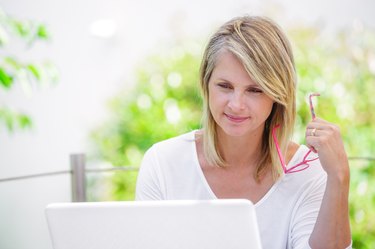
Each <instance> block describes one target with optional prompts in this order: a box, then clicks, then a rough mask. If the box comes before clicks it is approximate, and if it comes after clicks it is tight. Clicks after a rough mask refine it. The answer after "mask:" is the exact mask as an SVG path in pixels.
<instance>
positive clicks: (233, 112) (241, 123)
mask: <svg viewBox="0 0 375 249" xmlns="http://www.w3.org/2000/svg"><path fill="white" fill-rule="evenodd" d="M208 92H209V100H208V101H209V107H210V111H211V113H212V116H213V118H214V120H215V122H216V123H217V125H218V127H219V129H221V131H223V132H224V133H225V134H227V135H229V136H236V137H239V136H250V137H251V136H254V135H261V134H262V133H263V129H264V123H265V121H266V120H267V118H268V116H269V115H270V113H271V110H272V105H273V101H272V99H271V98H270V97H268V96H267V95H266V94H265V93H264V92H263V90H262V89H261V88H260V86H259V85H258V84H257V83H255V82H254V81H253V80H252V79H251V78H250V76H249V75H248V73H247V72H246V70H245V68H244V66H243V65H242V63H241V62H240V60H238V59H237V57H235V56H234V55H233V54H232V53H231V52H229V51H221V52H220V54H219V55H218V58H217V61H216V66H215V68H214V70H213V72H212V74H211V78H210V80H209V82H208ZM219 132H220V131H219Z"/></svg>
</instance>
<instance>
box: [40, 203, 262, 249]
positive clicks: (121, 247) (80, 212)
mask: <svg viewBox="0 0 375 249" xmlns="http://www.w3.org/2000/svg"><path fill="white" fill-rule="evenodd" d="M46 217H47V222H48V227H49V230H50V235H51V239H52V244H53V248H54V249H245V248H246V249H249V248H252V249H259V248H261V243H260V237H259V231H258V226H257V221H256V215H255V209H254V206H253V204H252V203H251V202H250V201H248V200H241V199H227V200H223V199H221V200H209V201H142V202H140V201H128V202H82V203H55V204H50V205H48V206H47V207H46Z"/></svg>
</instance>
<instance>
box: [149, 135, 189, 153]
mask: <svg viewBox="0 0 375 249" xmlns="http://www.w3.org/2000/svg"><path fill="white" fill-rule="evenodd" d="M194 134H195V131H190V132H188V133H185V134H182V135H179V136H176V137H172V138H169V139H166V140H163V141H160V142H157V143H155V144H154V145H153V146H152V147H151V148H150V149H152V150H156V151H165V150H168V151H171V150H172V151H175V150H179V149H182V148H186V147H188V146H191V144H192V143H194V142H195V135H194Z"/></svg>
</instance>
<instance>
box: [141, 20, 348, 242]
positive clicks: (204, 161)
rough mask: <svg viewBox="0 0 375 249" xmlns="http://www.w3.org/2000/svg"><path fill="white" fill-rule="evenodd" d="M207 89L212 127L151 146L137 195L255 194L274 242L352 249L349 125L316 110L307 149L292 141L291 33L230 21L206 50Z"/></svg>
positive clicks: (203, 80)
mask: <svg viewBox="0 0 375 249" xmlns="http://www.w3.org/2000/svg"><path fill="white" fill-rule="evenodd" d="M200 86H201V90H202V95H203V100H204V116H203V125H202V126H203V127H202V129H201V130H197V131H192V132H189V133H187V134H184V135H181V136H178V137H175V138H172V139H169V140H166V141H162V142H160V143H157V144H155V145H154V146H152V147H151V148H150V149H149V150H148V151H147V152H146V154H145V156H144V159H143V162H142V165H141V168H140V172H139V176H138V181H137V191H136V198H137V200H167V199H169V200H170V199H215V198H246V199H248V200H250V201H252V202H253V203H254V204H255V207H256V212H257V216H258V223H259V229H260V234H261V239H262V243H263V247H264V248H310V247H311V248H346V247H351V245H350V244H351V235H350V224H349V217H348V193H349V165H348V160H347V156H346V153H345V150H344V146H343V142H342V139H341V135H340V131H339V129H338V128H337V127H336V126H335V125H333V124H330V123H329V122H327V121H325V120H322V119H320V118H315V115H313V120H312V121H311V122H310V123H309V124H308V125H307V128H306V143H307V146H304V145H297V144H295V143H293V142H291V141H290V139H291V136H292V131H293V126H294V121H295V115H296V107H295V94H296V72H295V67H294V59H293V54H292V50H291V47H290V44H289V41H288V39H287V37H286V36H285V34H284V33H283V32H282V31H281V29H280V28H279V27H278V26H277V25H276V24H275V23H274V22H273V21H271V20H269V19H267V18H263V17H248V16H245V17H239V18H235V19H233V20H231V21H229V22H227V23H225V24H224V25H223V26H222V27H220V28H219V30H218V31H217V32H216V33H215V34H214V35H213V36H212V37H211V39H210V40H209V43H208V45H207V47H206V50H205V53H204V55H203V60H202V64H201V72H200ZM312 111H313V109H312ZM312 113H313V112H312ZM284 157H285V160H286V162H284ZM317 157H319V158H317ZM280 162H281V165H280Z"/></svg>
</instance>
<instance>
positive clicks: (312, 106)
mask: <svg viewBox="0 0 375 249" xmlns="http://www.w3.org/2000/svg"><path fill="white" fill-rule="evenodd" d="M314 96H320V93H310V95H309V102H310V112H311V117H312V119H313V120H314V119H315V118H316V115H315V110H314V105H313V102H312V97H314Z"/></svg>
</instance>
